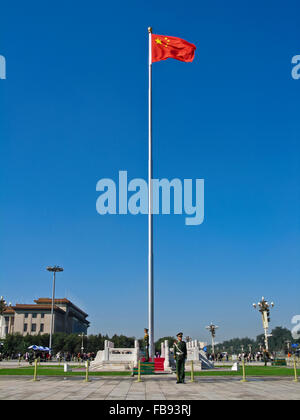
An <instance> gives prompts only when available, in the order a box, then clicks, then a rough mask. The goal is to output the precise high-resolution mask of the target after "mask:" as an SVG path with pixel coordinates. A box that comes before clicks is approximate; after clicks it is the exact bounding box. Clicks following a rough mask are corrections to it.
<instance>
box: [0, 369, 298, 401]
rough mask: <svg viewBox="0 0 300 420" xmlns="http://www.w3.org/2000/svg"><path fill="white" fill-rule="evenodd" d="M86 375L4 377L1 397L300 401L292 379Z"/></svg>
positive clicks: (0, 398) (6, 398) (1, 384)
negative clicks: (177, 380) (182, 379)
mask: <svg viewBox="0 0 300 420" xmlns="http://www.w3.org/2000/svg"><path fill="white" fill-rule="evenodd" d="M90 380H91V382H88V383H86V382H84V381H83V380H82V378H74V377H68V378H67V379H64V378H63V377H61V378H58V377H56V378H54V377H52V378H51V377H40V381H38V382H32V380H31V378H29V377H9V376H6V377H4V376H2V377H0V400H178V401H179V400H181V401H182V400H254V399H258V400H299V399H300V382H298V383H294V382H293V381H292V378H291V379H290V378H270V377H268V378H266V377H265V378H249V382H247V383H241V382H240V381H239V378H237V377H234V378H233V377H231V378H228V377H226V378H225V377H196V378H195V380H196V382H195V383H189V382H188V380H189V378H187V383H186V384H185V385H182V384H176V383H175V375H157V376H151V377H150V376H149V377H144V378H143V382H140V383H138V382H136V378H131V377H108V376H106V377H90Z"/></svg>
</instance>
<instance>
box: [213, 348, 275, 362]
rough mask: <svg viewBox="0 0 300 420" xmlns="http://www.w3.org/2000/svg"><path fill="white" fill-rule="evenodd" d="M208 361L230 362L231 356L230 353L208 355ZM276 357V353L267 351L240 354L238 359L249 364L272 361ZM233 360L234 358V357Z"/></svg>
mask: <svg viewBox="0 0 300 420" xmlns="http://www.w3.org/2000/svg"><path fill="white" fill-rule="evenodd" d="M207 357H208V359H209V360H210V361H212V362H225V361H226V362H228V361H229V354H228V353H216V354H208V355H207ZM275 357H276V354H275V353H268V352H265V351H258V352H256V353H250V352H249V353H245V352H244V353H238V354H237V355H236V358H237V360H238V361H239V362H241V361H242V360H243V359H244V360H245V361H246V362H248V363H251V362H264V361H265V360H268V361H272V360H274V359H275ZM232 360H233V357H232Z"/></svg>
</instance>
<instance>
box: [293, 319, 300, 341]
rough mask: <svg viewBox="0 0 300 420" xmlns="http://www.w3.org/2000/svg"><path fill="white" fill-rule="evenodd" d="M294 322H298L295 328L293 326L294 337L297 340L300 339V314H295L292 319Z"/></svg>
mask: <svg viewBox="0 0 300 420" xmlns="http://www.w3.org/2000/svg"><path fill="white" fill-rule="evenodd" d="M291 323H292V324H296V325H295V326H294V327H293V328H292V337H293V338H294V339H295V340H298V339H299V338H300V315H295V316H293V318H292V320H291Z"/></svg>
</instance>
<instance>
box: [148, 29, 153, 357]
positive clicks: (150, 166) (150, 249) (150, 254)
mask: <svg viewBox="0 0 300 420" xmlns="http://www.w3.org/2000/svg"><path fill="white" fill-rule="evenodd" d="M148 34H149V93H148V98H149V102H148V118H149V122H148V159H149V160H148V311H149V314H148V322H149V356H150V357H152V358H153V357H154V287H153V214H152V208H153V192H152V170H153V164H152V28H151V27H149V28H148Z"/></svg>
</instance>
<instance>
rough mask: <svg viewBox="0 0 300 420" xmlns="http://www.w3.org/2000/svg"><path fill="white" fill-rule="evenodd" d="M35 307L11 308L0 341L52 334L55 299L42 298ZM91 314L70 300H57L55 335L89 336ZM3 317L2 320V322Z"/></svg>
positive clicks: (0, 325)
mask: <svg viewBox="0 0 300 420" xmlns="http://www.w3.org/2000/svg"><path fill="white" fill-rule="evenodd" d="M34 302H35V304H19V303H17V304H16V305H15V306H8V307H7V308H6V309H5V310H4V313H3V316H2V317H1V316H0V338H4V337H5V336H6V335H7V334H13V333H19V334H22V335H26V334H30V335H36V334H50V328H51V305H52V299H50V298H39V299H38V300H35V301H34ZM87 317H88V314H87V313H85V312H84V311H83V310H82V309H80V308H78V307H77V306H75V305H74V304H73V303H72V302H71V301H69V300H68V299H66V298H63V299H55V300H54V311H53V323H54V327H53V333H57V332H64V333H67V334H72V333H84V334H86V333H87V329H88V327H89V325H90V323H89V321H87V319H86V318H87ZM1 318H2V319H1Z"/></svg>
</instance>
